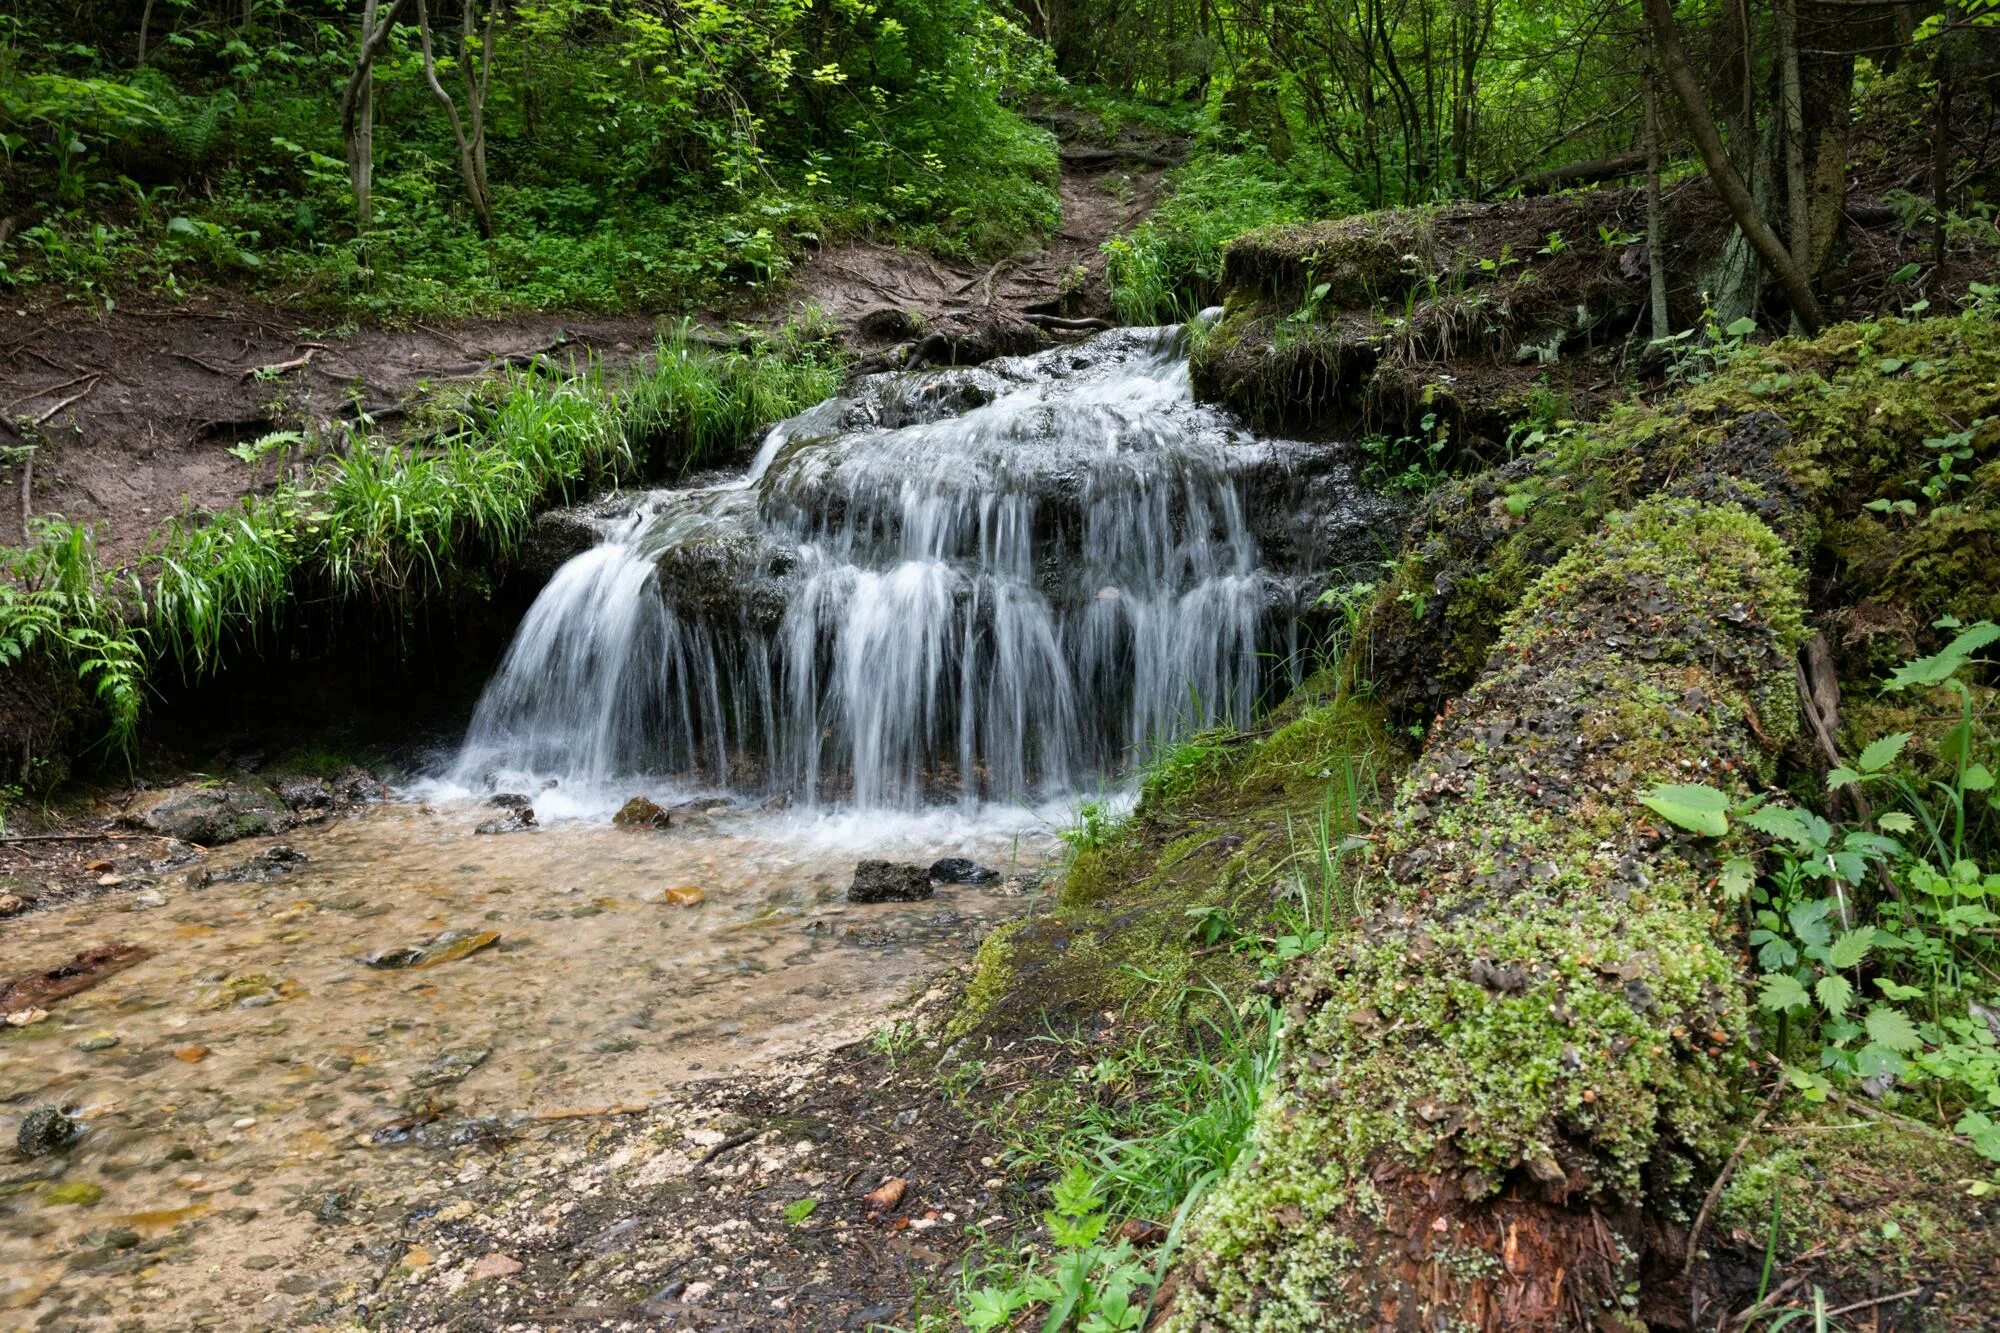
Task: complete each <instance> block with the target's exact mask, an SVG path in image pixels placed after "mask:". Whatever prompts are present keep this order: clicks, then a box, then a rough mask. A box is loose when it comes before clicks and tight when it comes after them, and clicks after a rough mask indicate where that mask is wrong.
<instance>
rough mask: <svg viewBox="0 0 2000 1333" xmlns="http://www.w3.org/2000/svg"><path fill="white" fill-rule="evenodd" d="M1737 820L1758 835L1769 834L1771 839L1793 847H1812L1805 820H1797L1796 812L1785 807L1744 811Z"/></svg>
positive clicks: (1797, 814) (1766, 807) (1762, 807)
mask: <svg viewBox="0 0 2000 1333" xmlns="http://www.w3.org/2000/svg"><path fill="white" fill-rule="evenodd" d="M1738 818H1740V819H1742V821H1743V822H1744V823H1746V824H1748V825H1749V826H1750V827H1751V828H1753V829H1756V830H1757V831H1758V832H1759V833H1764V834H1769V835H1770V836H1771V837H1773V838H1777V839H1779V840H1781V841H1784V842H1789V843H1791V844H1792V845H1793V846H1794V847H1810V846H1812V845H1813V842H1812V838H1811V835H1810V834H1809V833H1808V832H1807V829H1806V822H1805V820H1803V819H1801V818H1799V812H1798V811H1796V810H1793V809H1791V808H1789V807H1787V806H1782V805H1766V806H1760V807H1759V808H1757V809H1755V810H1749V811H1745V812H1744V813H1743V814H1741V815H1740V816H1738Z"/></svg>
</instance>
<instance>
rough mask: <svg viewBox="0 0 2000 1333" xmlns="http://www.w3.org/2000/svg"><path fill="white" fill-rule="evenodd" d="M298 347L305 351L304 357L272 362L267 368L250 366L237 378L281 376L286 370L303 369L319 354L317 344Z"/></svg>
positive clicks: (319, 348) (304, 344)
mask: <svg viewBox="0 0 2000 1333" xmlns="http://www.w3.org/2000/svg"><path fill="white" fill-rule="evenodd" d="M300 345H301V346H302V347H304V348H305V349H306V353H305V355H304V356H295V357H293V358H292V359H291V360H289V361H273V362H271V364H269V365H267V366H252V367H250V369H248V370H246V371H244V372H243V373H242V375H241V376H240V377H239V378H241V379H245V380H250V379H256V378H257V377H259V376H265V377H269V376H272V375H282V374H284V373H285V372H286V371H288V370H302V369H304V368H305V366H306V364H307V363H308V362H310V361H311V360H312V359H313V357H314V356H315V355H317V354H318V353H319V351H320V350H321V345H320V344H319V343H302V344H300Z"/></svg>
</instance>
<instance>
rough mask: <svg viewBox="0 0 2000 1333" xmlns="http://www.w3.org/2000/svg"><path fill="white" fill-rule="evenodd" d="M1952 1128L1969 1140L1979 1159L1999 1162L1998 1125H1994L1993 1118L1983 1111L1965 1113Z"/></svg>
mask: <svg viewBox="0 0 2000 1333" xmlns="http://www.w3.org/2000/svg"><path fill="white" fill-rule="evenodd" d="M1952 1128H1953V1129H1956V1130H1957V1131H1958V1132H1959V1133H1961V1134H1963V1135H1965V1137H1967V1138H1968V1139H1971V1140H1972V1146H1973V1147H1974V1148H1976V1149H1977V1150H1978V1152H1979V1155H1980V1156H1981V1157H1984V1158H1985V1159H1986V1160H1987V1161H1989V1162H2000V1124H1995V1123H1994V1121H1993V1117H1991V1116H1989V1115H1987V1114H1986V1113H1985V1112H1984V1111H1967V1112H1966V1113H1965V1114H1964V1115H1962V1116H1960V1117H1959V1118H1958V1123H1957V1124H1956V1125H1953V1126H1952Z"/></svg>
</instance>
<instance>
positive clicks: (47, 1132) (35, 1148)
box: [14, 1106, 83, 1157]
mask: <svg viewBox="0 0 2000 1333" xmlns="http://www.w3.org/2000/svg"><path fill="white" fill-rule="evenodd" d="M82 1137H83V1126H82V1125H81V1124H80V1123H78V1122H77V1121H75V1120H73V1119H71V1118H70V1116H69V1114H68V1113H67V1112H65V1111H64V1110H62V1109H61V1108H60V1107H55V1106H37V1107H36V1108H35V1109H34V1110H32V1111H30V1112H28V1114H27V1116H26V1118H25V1119H23V1120H22V1121H21V1128H20V1131H19V1132H18V1133H16V1134H15V1135H14V1147H15V1149H16V1150H17V1151H19V1152H20V1154H21V1156H23V1157H48V1156H50V1155H52V1154H54V1153H59V1152H67V1151H68V1150H69V1149H70V1148H71V1147H72V1146H74V1145H75V1143H76V1141H77V1140H78V1139H80V1138H82Z"/></svg>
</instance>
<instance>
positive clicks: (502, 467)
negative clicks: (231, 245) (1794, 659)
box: [0, 316, 841, 752]
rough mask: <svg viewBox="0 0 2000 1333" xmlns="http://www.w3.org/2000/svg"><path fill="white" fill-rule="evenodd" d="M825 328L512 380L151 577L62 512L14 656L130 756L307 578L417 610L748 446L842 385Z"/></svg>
mask: <svg viewBox="0 0 2000 1333" xmlns="http://www.w3.org/2000/svg"><path fill="white" fill-rule="evenodd" d="M840 373H841V372H840V364H839V359H838V355H837V353H836V352H835V350H834V348H833V344H832V342H831V340H830V338H829V337H828V330H827V326H826V325H825V324H824V322H823V321H819V320H817V319H816V318H814V317H811V316H806V317H801V318H799V319H795V320H794V321H793V323H792V324H790V325H788V326H787V327H786V328H785V330H784V331H783V332H782V333H781V334H780V335H779V337H778V339H777V340H776V342H775V343H774V344H773V345H771V346H768V347H762V348H758V349H756V350H752V351H715V350H712V349H709V348H706V347H703V346H701V345H700V344H699V343H698V341H697V340H696V338H695V336H694V333H693V330H692V328H691V327H690V326H688V325H682V326H681V327H680V328H678V329H676V330H675V331H674V332H672V333H671V334H669V335H667V336H666V337H665V338H663V339H662V340H661V343H660V347H659V352H658V355H657V356H656V357H655V359H654V360H653V362H652V363H651V364H650V365H649V366H647V367H646V368H644V369H642V370H640V371H637V372H635V373H634V374H633V375H632V376H631V377H630V378H629V379H628V380H627V381H626V382H625V383H623V384H621V385H618V386H616V387H614V386H611V385H609V384H607V383H606V378H605V375H604V373H603V370H602V368H601V367H600V366H598V365H597V364H596V363H595V362H594V361H593V362H590V363H588V364H585V365H584V366H582V367H580V368H577V367H572V369H571V372H570V373H569V374H567V375H563V374H556V373H552V372H550V371H548V370H544V369H539V368H536V369H529V370H523V371H514V372H510V373H508V374H507V375H505V376H504V377H503V378H502V379H501V380H500V381H499V382H498V385H497V388H496V390H495V392H493V393H491V394H488V395H483V396H480V397H478V398H475V399H472V400H468V401H467V402H466V403H463V404H461V405H459V406H457V407H455V408H453V409H451V411H450V412H449V413H448V414H447V417H446V420H445V423H444V427H443V429H442V431H440V432H439V433H438V434H436V435H434V436H432V437H430V438H428V439H425V440H421V441H412V442H402V443H382V442H379V441H377V440H375V439H372V438H370V437H369V436H367V435H365V434H360V435H356V436H355V437H353V438H352V439H351V440H350V441H349V442H348V443H347V446H346V448H345V449H343V450H341V451H340V452H337V453H330V454H326V455H323V456H322V457H321V458H320V459H319V460H318V462H317V463H316V464H315V465H314V466H313V467H312V469H311V470H310V471H309V472H308V473H307V474H306V475H305V477H304V479H303V480H301V481H298V482H290V481H288V482H283V483H281V484H279V485H278V486H277V487H276V488H274V489H273V490H272V491H271V492H270V493H269V494H268V495H263V496H252V497H250V498H248V499H245V500H244V501H242V502H241V503H240V504H238V505H235V506H233V507H231V508H229V509H227V510H224V511H223V512H222V513H220V514H217V515H214V516H212V517H205V516H201V515H197V514H195V513H194V512H193V511H191V510H190V511H188V512H185V513H183V514H181V515H179V516H178V517H176V518H175V519H174V520H173V521H172V522H171V523H170V524H168V526H167V527H166V528H165V529H163V530H162V531H161V532H160V533H159V534H158V535H157V537H156V538H155V540H154V543H153V545H152V546H151V548H150V549H149V550H148V551H147V553H146V554H145V556H143V557H142V559H141V560H140V562H139V564H138V565H137V566H136V567H135V569H134V570H132V571H128V572H127V573H124V574H113V573H110V572H107V571H105V570H103V569H102V568H101V567H100V566H99V563H98V560H97V552H96V546H95V539H94V534H93V532H92V531H91V530H90V529H88V528H86V527H84V526H82V525H80V524H75V523H65V522H54V521H45V522H44V523H43V524H42V525H41V526H39V527H38V528H37V529H36V533H35V537H34V540H33V541H32V542H30V543H29V544H28V545H27V546H26V547H23V548H20V549H12V550H8V549H0V665H10V664H12V663H14V662H16V661H19V660H20V659H21V658H22V657H23V656H25V655H27V654H28V653H30V652H34V653H39V654H42V655H44V656H46V657H48V658H49V659H50V660H51V661H53V662H55V663H57V664H59V665H61V666H63V667H64V668H66V669H68V670H70V671H73V672H74V673H75V674H76V675H77V676H78V678H79V679H81V680H82V681H83V683H84V684H85V685H87V686H89V687H90V688H92V689H93V690H94V691H95V692H96V694H97V696H98V697H99V699H100V701H101V702H102V704H103V706H104V708H105V711H106V713H107V716H108V718H109V720H110V739H111V740H112V742H113V743H114V745H115V747H116V748H118V749H120V750H121V751H126V752H129V749H130V746H131V744H132V741H133V739H134V738H135V736H136V734H137V729H138V724H139V719H140V715H141V713H142V711H143V706H144V699H145V684H146V679H147V674H148V671H149V669H150V668H152V667H153V666H154V665H155V664H156V663H157V662H159V661H166V662H171V663H173V664H174V665H175V667H176V668H177V669H178V670H179V672H180V673H181V676H182V678H183V679H185V680H194V679H197V678H199V677H201V676H204V675H210V674H213V673H214V672H216V671H218V670H220V669H221V668H222V667H224V666H225V665H227V663H228V661H229V659H230V657H231V656H232V655H233V654H235V653H237V652H240V651H241V650H242V649H244V648H246V647H248V648H252V649H254V648H256V647H257V646H258V644H259V643H260V642H261V640H262V639H263V638H264V637H266V636H267V635H268V634H270V633H271V632H273V631H274V630H275V629H276V627H277V626H278V624H279V622H280V620H281V619H282V617H283V615H284V613H285V610H286V608H287V606H288V605H289V604H290V602H291V601H292V599H293V598H294V597H295V596H296V595H297V593H298V590H299V588H300V585H301V582H302V581H306V582H308V583H310V584H311V585H312V586H317V587H321V588H324V589H326V590H328V591H331V592H332V593H333V594H334V595H335V596H336V597H339V598H341V599H344V600H351V601H360V602H370V603H375V604H378V605H384V606H388V607H391V608H394V609H396V610H398V611H403V610H407V609H408V608H409V607H410V606H411V605H412V604H413V603H414V602H416V601H417V600H419V599H421V598H423V597H426V596H429V595H431V594H433V593H435V592H437V591H439V590H441V589H444V588H446V587H448V586H449V585H450V583H451V581H452V579H453V577H454V575H455V574H457V573H459V572H460V571H463V570H466V569H471V568H477V567H481V566H485V565H488V564H491V563H504V562H505V561H507V560H509V559H511V558H512V557H513V556H515V555H516V554H517V553H518V551H519V550H520V546H521V543H522V541H523V540H524V539H525V538H526V536H527V533H528V530H529V526H530V525H531V524H532V522H533V521H534V517H535V515H536V513H538V512H539V511H540V510H541V509H542V508H543V507H545V506H546V505H548V504H549V503H551V502H553V501H558V500H572V499H575V498H577V497H578V496H579V495H580V494H582V493H583V492H584V491H586V490H587V489H589V488H591V487H595V486H601V485H606V484H613V483H616V482H618V481H620V480H623V479H625V478H629V477H633V476H636V475H639V474H641V473H642V472H643V471H645V470H647V469H648V468H649V467H650V468H652V469H655V470H659V469H664V468H666V467H671V466H676V465H677V466H679V467H680V468H682V469H685V468H686V467H687V466H688V465H690V464H691V463H692V462H694V461H695V460H698V459H702V458H706V457H709V456H712V455H715V454H717V453H719V452H721V451H723V450H725V449H731V448H737V447H740V446H742V445H744V444H746V443H747V442H748V441H749V440H750V438H751V437H752V436H753V434H754V433H755V432H756V430H757V429H759V428H760V427H762V426H765V425H768V424H770V423H771V422H774V421H777V420H779V419H780V418H783V417H787V416H791V415H793V414H794V413H797V412H800V411H803V410H804V409H805V408H807V407H809V406H811V405H812V404H813V403H815V402H818V401H819V400H821V399H823V398H826V397H829V396H831V395H832V394H833V393H834V392H836V391H837V390H838V389H839V387H840Z"/></svg>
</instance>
